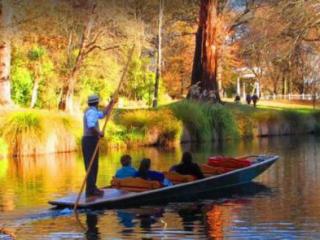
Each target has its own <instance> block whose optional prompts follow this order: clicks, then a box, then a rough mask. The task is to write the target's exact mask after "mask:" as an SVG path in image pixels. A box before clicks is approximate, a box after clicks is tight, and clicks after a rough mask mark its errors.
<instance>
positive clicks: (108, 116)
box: [73, 45, 135, 212]
mask: <svg viewBox="0 0 320 240" xmlns="http://www.w3.org/2000/svg"><path fill="white" fill-rule="evenodd" d="M134 47H135V46H134V45H133V47H132V48H131V50H130V52H129V56H128V61H127V64H126V66H125V68H124V70H123V73H122V76H121V79H120V82H119V85H118V88H117V89H116V91H115V93H114V94H113V98H117V97H118V95H119V90H120V88H121V85H122V83H123V82H124V79H125V76H126V73H127V71H128V68H129V63H130V61H131V58H132V55H133V51H134ZM113 106H114V104H113V103H112V105H111V107H110V109H109V112H108V114H107V116H106V119H105V122H104V124H103V127H102V132H104V131H105V129H106V126H107V123H108V121H109V119H110V116H111V112H112V110H113ZM100 143H101V141H100V138H99V140H98V142H97V145H96V148H95V149H94V152H93V154H92V156H91V159H90V163H89V166H88V169H87V173H86V176H85V178H84V179H83V182H82V185H81V188H80V191H79V193H78V196H77V200H76V202H75V204H74V207H73V210H74V211H75V212H76V211H77V208H78V205H79V201H80V198H81V194H82V192H83V189H84V187H85V185H86V182H87V179H88V176H89V173H90V171H91V168H92V165H93V162H94V159H95V157H96V155H97V153H98V149H99V146H100Z"/></svg>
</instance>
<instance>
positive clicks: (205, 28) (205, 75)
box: [191, 0, 221, 102]
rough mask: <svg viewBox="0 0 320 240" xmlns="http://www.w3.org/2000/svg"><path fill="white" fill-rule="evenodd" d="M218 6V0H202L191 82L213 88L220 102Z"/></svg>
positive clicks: (206, 88) (204, 88)
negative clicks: (218, 79)
mask: <svg viewBox="0 0 320 240" xmlns="http://www.w3.org/2000/svg"><path fill="white" fill-rule="evenodd" d="M217 7H218V3H217V0H201V5H200V13H199V26H198V31H197V34H196V47H195V54H194V59H193V69H192V80H191V83H192V85H193V84H196V83H198V82H200V86H201V88H202V90H208V91H211V90H213V91H214V92H215V94H216V98H217V101H219V102H220V101H221V100H220V94H219V86H218V82H217V70H218V66H217V65H218V64H217V63H218V43H217V35H216V32H217V28H216V27H217V26H216V25H217V20H218V9H217Z"/></svg>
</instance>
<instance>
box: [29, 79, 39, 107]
mask: <svg viewBox="0 0 320 240" xmlns="http://www.w3.org/2000/svg"><path fill="white" fill-rule="evenodd" d="M39 82H40V79H39V78H38V77H36V78H35V80H34V85H33V88H32V95H31V103H30V108H34V106H35V105H36V103H37V99H38V89H39Z"/></svg>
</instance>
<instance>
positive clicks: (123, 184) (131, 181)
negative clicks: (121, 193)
mask: <svg viewBox="0 0 320 240" xmlns="http://www.w3.org/2000/svg"><path fill="white" fill-rule="evenodd" d="M111 186H112V187H114V188H118V189H122V190H126V191H132V192H143V191H147V190H152V189H157V188H161V187H162V185H161V183H159V182H158V181H150V180H145V179H142V178H133V177H129V178H123V179H119V178H115V177H113V178H112V180H111Z"/></svg>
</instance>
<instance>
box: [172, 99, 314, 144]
mask: <svg viewBox="0 0 320 240" xmlns="http://www.w3.org/2000/svg"><path fill="white" fill-rule="evenodd" d="M169 108H170V109H172V111H173V112H174V115H175V116H176V117H177V118H178V119H180V120H181V121H182V122H183V123H184V126H185V128H186V130H185V134H184V135H185V138H186V139H184V140H185V141H190V140H191V141H200V142H203V141H209V140H221V139H234V138H252V137H261V136H281V135H294V134H304V133H311V132H319V130H320V124H319V122H320V112H319V111H301V110H300V109H297V110H295V109H288V108H285V109H283V108H277V109H270V108H253V107H252V106H247V105H241V104H234V103H226V104H224V105H213V104H208V103H199V102H192V101H181V102H177V103H174V104H172V105H170V106H169Z"/></svg>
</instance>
